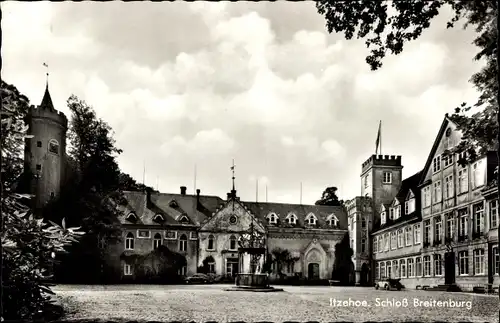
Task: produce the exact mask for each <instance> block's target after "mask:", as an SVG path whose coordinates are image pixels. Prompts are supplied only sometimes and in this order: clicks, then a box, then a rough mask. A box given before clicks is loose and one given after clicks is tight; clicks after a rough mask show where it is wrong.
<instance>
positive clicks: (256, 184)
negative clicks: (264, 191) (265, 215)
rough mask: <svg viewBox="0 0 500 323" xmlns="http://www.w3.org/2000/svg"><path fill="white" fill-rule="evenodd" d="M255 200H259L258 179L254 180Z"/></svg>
mask: <svg viewBox="0 0 500 323" xmlns="http://www.w3.org/2000/svg"><path fill="white" fill-rule="evenodd" d="M255 202H257V203H258V202H259V179H258V178H257V180H256V182H255Z"/></svg>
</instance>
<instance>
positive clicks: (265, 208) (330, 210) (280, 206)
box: [242, 202, 347, 228]
mask: <svg viewBox="0 0 500 323" xmlns="http://www.w3.org/2000/svg"><path fill="white" fill-rule="evenodd" d="M242 203H243V204H244V205H246V206H247V207H248V209H249V210H250V212H252V214H253V215H255V216H256V217H257V218H258V219H259V220H261V221H262V222H263V223H266V224H267V226H268V227H273V226H278V227H287V226H292V225H289V224H288V223H287V221H284V220H285V219H286V217H287V215H288V214H290V213H294V214H295V215H296V216H297V222H296V224H295V225H293V227H294V228H297V227H301V226H305V220H306V217H307V215H308V214H309V213H312V214H314V215H315V216H316V218H317V222H316V226H315V227H316V228H321V227H325V228H331V226H329V225H328V222H327V219H328V216H329V215H331V214H334V215H335V217H336V218H337V219H338V220H339V227H340V228H347V213H346V211H345V209H344V208H343V207H342V206H326V205H304V204H287V203H262V202H242ZM271 213H275V214H276V215H277V216H278V218H279V220H278V223H277V225H274V224H269V223H268V221H267V215H269V214H271Z"/></svg>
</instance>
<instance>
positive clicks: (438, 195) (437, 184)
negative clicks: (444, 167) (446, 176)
mask: <svg viewBox="0 0 500 323" xmlns="http://www.w3.org/2000/svg"><path fill="white" fill-rule="evenodd" d="M433 197H434V203H439V202H441V201H442V198H443V196H442V195H441V181H437V182H435V183H434V195H433Z"/></svg>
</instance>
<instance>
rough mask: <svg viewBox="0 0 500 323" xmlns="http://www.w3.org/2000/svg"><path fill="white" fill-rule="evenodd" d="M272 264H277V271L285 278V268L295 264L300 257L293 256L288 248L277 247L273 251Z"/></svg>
mask: <svg viewBox="0 0 500 323" xmlns="http://www.w3.org/2000/svg"><path fill="white" fill-rule="evenodd" d="M270 256H271V258H270V260H271V264H273V263H274V264H275V265H276V267H275V268H276V271H275V273H276V274H277V275H278V276H279V277H280V278H283V276H285V274H284V273H283V268H284V267H285V266H288V265H291V264H294V263H295V262H296V261H297V260H299V259H300V258H297V257H293V256H292V254H291V253H290V251H288V250H287V249H282V248H275V249H273V251H271V255H270Z"/></svg>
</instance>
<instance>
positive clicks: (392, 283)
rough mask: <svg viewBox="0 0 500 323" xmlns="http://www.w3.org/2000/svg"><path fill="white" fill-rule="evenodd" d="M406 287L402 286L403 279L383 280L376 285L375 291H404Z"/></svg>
mask: <svg viewBox="0 0 500 323" xmlns="http://www.w3.org/2000/svg"><path fill="white" fill-rule="evenodd" d="M404 288H405V286H404V285H403V284H401V279H391V278H389V279H383V280H379V281H378V282H376V283H375V289H385V290H392V289H396V290H402V289H404Z"/></svg>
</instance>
